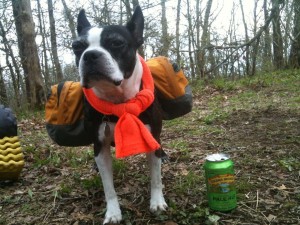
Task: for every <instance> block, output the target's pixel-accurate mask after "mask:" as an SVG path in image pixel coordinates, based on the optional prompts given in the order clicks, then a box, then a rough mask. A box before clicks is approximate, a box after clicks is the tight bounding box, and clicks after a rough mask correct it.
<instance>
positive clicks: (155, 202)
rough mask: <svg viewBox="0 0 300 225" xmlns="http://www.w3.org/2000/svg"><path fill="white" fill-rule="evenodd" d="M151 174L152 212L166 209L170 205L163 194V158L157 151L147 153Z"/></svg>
mask: <svg viewBox="0 0 300 225" xmlns="http://www.w3.org/2000/svg"><path fill="white" fill-rule="evenodd" d="M147 158H148V163H149V166H150V175H151V200H150V210H151V211H152V212H156V211H164V210H165V209H166V208H167V207H168V206H167V203H166V201H165V199H164V196H163V192H162V189H163V185H162V181H161V158H158V157H157V156H156V155H155V152H151V153H148V154H147Z"/></svg>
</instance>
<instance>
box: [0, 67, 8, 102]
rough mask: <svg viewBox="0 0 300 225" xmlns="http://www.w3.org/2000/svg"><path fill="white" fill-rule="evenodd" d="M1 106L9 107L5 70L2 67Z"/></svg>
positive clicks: (0, 73)
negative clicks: (4, 77)
mask: <svg viewBox="0 0 300 225" xmlns="http://www.w3.org/2000/svg"><path fill="white" fill-rule="evenodd" d="M0 104H1V105H8V99H7V93H6V87H5V83H4V79H3V68H2V67H1V65H0Z"/></svg>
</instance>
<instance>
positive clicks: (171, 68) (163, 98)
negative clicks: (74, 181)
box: [146, 56, 193, 120]
mask: <svg viewBox="0 0 300 225" xmlns="http://www.w3.org/2000/svg"><path fill="white" fill-rule="evenodd" d="M146 63H147V65H148V67H149V68H150V71H151V74H152V76H153V79H154V85H155V89H156V94H157V98H158V102H159V103H160V105H161V108H162V112H163V119H164V120H171V119H174V118H177V117H180V116H183V115H185V114H187V113H189V112H190V111H191V110H192V105H193V97H192V89H191V87H190V86H189V85H188V83H189V82H188V80H187V79H186V77H185V75H184V73H183V71H182V69H180V68H179V66H178V65H177V64H176V63H171V62H170V61H169V59H168V58H166V57H163V56H159V57H155V58H151V59H149V60H147V62H146Z"/></svg>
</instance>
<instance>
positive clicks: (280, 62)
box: [272, 0, 284, 69]
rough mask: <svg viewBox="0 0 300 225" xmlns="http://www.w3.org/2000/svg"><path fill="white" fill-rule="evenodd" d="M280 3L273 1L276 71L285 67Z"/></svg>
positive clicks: (276, 0) (277, 0)
mask: <svg viewBox="0 0 300 225" xmlns="http://www.w3.org/2000/svg"><path fill="white" fill-rule="evenodd" d="M280 2H281V0H272V4H273V7H274V8H275V15H274V19H273V20H272V24H273V55H274V62H273V64H274V67H275V69H282V68H283V67H284V59H283V40H282V33H281V29H280Z"/></svg>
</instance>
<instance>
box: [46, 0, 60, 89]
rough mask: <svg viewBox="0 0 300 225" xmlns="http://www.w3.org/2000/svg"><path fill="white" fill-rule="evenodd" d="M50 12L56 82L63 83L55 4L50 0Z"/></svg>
mask: <svg viewBox="0 0 300 225" xmlns="http://www.w3.org/2000/svg"><path fill="white" fill-rule="evenodd" d="M48 10H49V21H50V39H51V49H52V54H53V63H54V66H55V72H56V82H58V83H59V82H61V81H62V80H63V73H62V69H61V66H60V63H59V59H58V53H57V42H56V30H55V20H54V14H53V2H52V0H48Z"/></svg>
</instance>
